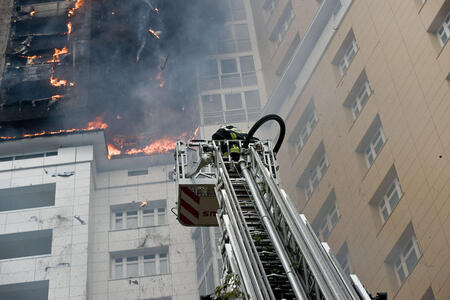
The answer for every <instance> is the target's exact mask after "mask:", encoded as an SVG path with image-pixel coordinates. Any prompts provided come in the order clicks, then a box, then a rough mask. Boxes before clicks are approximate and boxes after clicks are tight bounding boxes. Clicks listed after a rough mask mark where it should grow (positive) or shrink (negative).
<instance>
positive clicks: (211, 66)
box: [200, 59, 219, 76]
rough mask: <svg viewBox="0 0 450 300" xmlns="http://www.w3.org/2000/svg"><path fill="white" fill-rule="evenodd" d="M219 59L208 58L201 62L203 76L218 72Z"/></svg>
mask: <svg viewBox="0 0 450 300" xmlns="http://www.w3.org/2000/svg"><path fill="white" fill-rule="evenodd" d="M218 72H219V71H218V67H217V61H216V60H215V59H214V60H207V61H204V62H203V63H202V64H201V67H200V75H202V76H214V75H217V74H218Z"/></svg>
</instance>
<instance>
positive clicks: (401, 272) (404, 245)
mask: <svg viewBox="0 0 450 300" xmlns="http://www.w3.org/2000/svg"><path fill="white" fill-rule="evenodd" d="M420 256H421V253H420V249H419V245H418V242H417V238H416V234H415V232H414V228H413V226H412V223H409V224H408V226H406V229H405V230H404V231H403V233H402V234H401V236H400V238H399V239H398V241H397V242H396V243H395V245H394V247H393V248H392V250H391V251H390V252H389V254H388V256H387V258H386V260H385V262H386V263H387V264H389V265H391V266H392V268H393V271H394V273H395V276H396V278H397V282H398V284H399V285H400V286H401V285H402V284H403V282H404V281H405V280H406V278H407V277H408V275H409V274H411V272H412V271H413V270H414V267H415V266H416V265H417V262H418V261H419V258H420Z"/></svg>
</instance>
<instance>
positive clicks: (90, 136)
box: [0, 131, 198, 300]
mask: <svg viewBox="0 0 450 300" xmlns="http://www.w3.org/2000/svg"><path fill="white" fill-rule="evenodd" d="M25 149H26V150H25ZM0 154H1V159H0V160H1V162H0V168H1V171H0V178H1V180H0V182H1V189H0V199H1V201H0V240H1V245H2V246H1V251H0V270H1V272H0V274H1V275H0V298H1V299H133V300H135V299H159V300H163V299H164V300H167V299H197V298H198V292H197V288H196V286H197V285H196V279H195V277H194V276H192V274H193V273H194V272H195V249H194V245H193V243H192V239H191V230H190V229H189V228H185V227H182V226H180V224H179V223H178V221H177V220H176V217H175V215H174V214H173V213H171V212H170V210H171V208H172V207H175V201H176V199H175V197H176V190H175V184H174V182H173V180H172V178H171V171H172V169H173V167H172V164H171V158H170V157H169V158H168V157H167V156H166V155H156V156H153V157H150V158H149V157H135V158H125V159H115V160H114V159H113V160H108V159H107V151H106V145H105V142H104V135H103V132H101V131H97V132H90V133H79V134H69V135H58V136H51V137H38V138H32V139H20V140H15V141H7V142H3V143H2V144H1V145H0ZM169 156H170V155H169Z"/></svg>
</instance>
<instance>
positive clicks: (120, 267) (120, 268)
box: [114, 259, 123, 279]
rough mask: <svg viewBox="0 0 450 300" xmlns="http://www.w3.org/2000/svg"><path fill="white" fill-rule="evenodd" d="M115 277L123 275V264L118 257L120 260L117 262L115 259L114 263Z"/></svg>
mask: <svg viewBox="0 0 450 300" xmlns="http://www.w3.org/2000/svg"><path fill="white" fill-rule="evenodd" d="M114 272H115V278H116V279H117V278H122V277H123V264H122V259H120V262H119V263H118V262H117V259H116V263H115V270H114Z"/></svg>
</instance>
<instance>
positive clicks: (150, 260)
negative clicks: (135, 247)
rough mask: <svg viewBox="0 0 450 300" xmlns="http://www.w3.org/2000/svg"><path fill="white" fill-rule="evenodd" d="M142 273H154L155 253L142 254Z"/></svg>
mask: <svg viewBox="0 0 450 300" xmlns="http://www.w3.org/2000/svg"><path fill="white" fill-rule="evenodd" d="M144 275H147V276H149V275H156V261H155V255H146V256H144Z"/></svg>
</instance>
